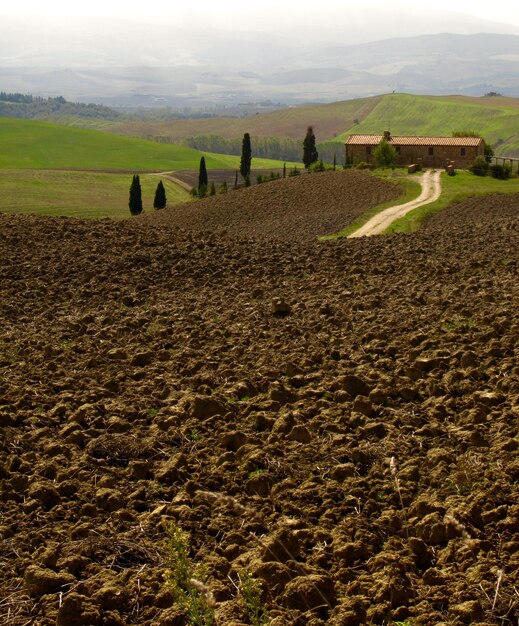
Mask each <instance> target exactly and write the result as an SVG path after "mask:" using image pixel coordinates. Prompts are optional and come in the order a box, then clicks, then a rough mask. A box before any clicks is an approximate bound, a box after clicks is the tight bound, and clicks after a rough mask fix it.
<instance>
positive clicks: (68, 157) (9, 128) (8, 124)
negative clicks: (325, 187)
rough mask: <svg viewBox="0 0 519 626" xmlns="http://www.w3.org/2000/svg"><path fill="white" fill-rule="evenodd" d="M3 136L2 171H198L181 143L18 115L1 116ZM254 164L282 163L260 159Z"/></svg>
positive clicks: (220, 164) (214, 160) (215, 161)
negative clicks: (63, 169) (65, 169)
mask: <svg viewBox="0 0 519 626" xmlns="http://www.w3.org/2000/svg"><path fill="white" fill-rule="evenodd" d="M0 136H1V137H2V146H1V149H0V169H3V168H8V169H27V168H29V169H33V168H49V169H55V168H71V169H120V170H135V171H145V170H175V169H197V168H198V166H199V162H200V156H201V153H200V152H199V151H197V150H193V149H190V148H186V147H183V146H178V145H172V144H168V145H164V144H160V143H157V142H154V141H146V140H143V139H136V138H133V137H123V136H118V135H113V134H108V133H103V132H100V131H95V130H87V129H81V128H73V127H69V126H62V125H58V124H52V123H48V122H39V121H34V120H19V119H14V118H0ZM206 162H207V167H208V168H218V169H235V168H236V167H238V165H239V159H237V158H236V157H233V156H222V155H215V154H208V155H206ZM281 165H282V164H281ZM255 166H257V167H276V166H279V163H272V162H271V161H261V160H259V159H257V160H255Z"/></svg>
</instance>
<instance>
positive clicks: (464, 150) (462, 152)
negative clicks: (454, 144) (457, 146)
mask: <svg viewBox="0 0 519 626" xmlns="http://www.w3.org/2000/svg"><path fill="white" fill-rule="evenodd" d="M466 154H467V150H466V149H465V148H461V150H460V155H461V156H465V155H466Z"/></svg>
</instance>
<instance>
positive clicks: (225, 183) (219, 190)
mask: <svg viewBox="0 0 519 626" xmlns="http://www.w3.org/2000/svg"><path fill="white" fill-rule="evenodd" d="M218 193H227V181H225V180H224V181H223V183H222V184H221V185H220V189H218Z"/></svg>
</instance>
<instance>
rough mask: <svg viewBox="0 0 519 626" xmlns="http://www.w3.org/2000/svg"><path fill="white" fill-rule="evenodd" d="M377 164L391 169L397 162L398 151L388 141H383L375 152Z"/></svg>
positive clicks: (374, 156)
mask: <svg viewBox="0 0 519 626" xmlns="http://www.w3.org/2000/svg"><path fill="white" fill-rule="evenodd" d="M373 158H374V160H375V163H376V164H377V165H378V166H380V167H391V166H392V165H394V163H395V161H396V150H395V147H394V146H392V145H391V144H390V143H389V142H388V141H387V140H386V139H382V140H381V142H380V143H379V144H378V146H377V147H376V148H375V150H374V152H373Z"/></svg>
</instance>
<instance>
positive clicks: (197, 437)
mask: <svg viewBox="0 0 519 626" xmlns="http://www.w3.org/2000/svg"><path fill="white" fill-rule="evenodd" d="M189 438H190V439H191V441H202V435H201V434H200V433H199V432H198V430H197V429H196V428H192V429H191V432H190V433H189Z"/></svg>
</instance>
